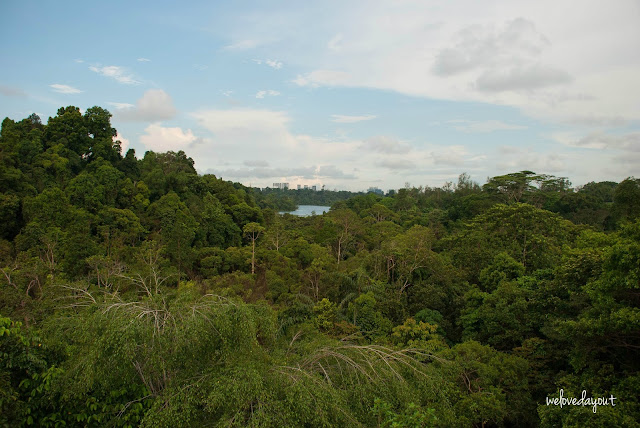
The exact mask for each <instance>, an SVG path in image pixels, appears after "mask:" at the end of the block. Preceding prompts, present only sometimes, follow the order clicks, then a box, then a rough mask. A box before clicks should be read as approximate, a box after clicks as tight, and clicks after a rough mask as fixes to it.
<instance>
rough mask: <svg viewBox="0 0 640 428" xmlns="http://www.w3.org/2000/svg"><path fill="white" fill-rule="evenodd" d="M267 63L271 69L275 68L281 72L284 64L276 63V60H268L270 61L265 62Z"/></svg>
mask: <svg viewBox="0 0 640 428" xmlns="http://www.w3.org/2000/svg"><path fill="white" fill-rule="evenodd" d="M265 63H266V64H267V65H268V66H269V67H271V68H275V69H276V70H280V69H281V68H282V62H280V61H275V60H271V59H268V60H266V61H265Z"/></svg>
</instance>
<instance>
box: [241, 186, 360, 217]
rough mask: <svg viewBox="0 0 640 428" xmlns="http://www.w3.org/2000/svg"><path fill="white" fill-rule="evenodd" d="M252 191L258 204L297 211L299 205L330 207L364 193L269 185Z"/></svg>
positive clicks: (263, 206) (262, 206)
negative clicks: (283, 187)
mask: <svg viewBox="0 0 640 428" xmlns="http://www.w3.org/2000/svg"><path fill="white" fill-rule="evenodd" d="M251 191H252V192H253V196H254V198H255V200H256V203H257V204H258V206H260V207H261V208H272V209H274V210H276V211H295V210H296V209H298V205H318V206H325V207H330V206H332V205H333V204H335V203H336V202H338V201H344V200H347V199H349V198H352V197H354V196H357V195H363V194H364V193H363V192H349V191H347V190H313V189H275V188H274V189H272V188H269V187H266V188H264V189H259V188H252V189H251Z"/></svg>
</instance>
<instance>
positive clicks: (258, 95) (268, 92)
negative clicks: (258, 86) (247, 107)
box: [256, 89, 280, 98]
mask: <svg viewBox="0 0 640 428" xmlns="http://www.w3.org/2000/svg"><path fill="white" fill-rule="evenodd" d="M266 95H269V96H272V97H275V96H278V95H280V92H278V91H274V90H273V89H268V90H266V91H258V92H257V93H256V98H264V97H265V96H266Z"/></svg>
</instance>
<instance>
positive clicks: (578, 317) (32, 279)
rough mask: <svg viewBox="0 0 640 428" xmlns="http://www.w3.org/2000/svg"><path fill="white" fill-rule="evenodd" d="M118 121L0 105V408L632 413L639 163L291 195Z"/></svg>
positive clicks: (258, 418)
mask: <svg viewBox="0 0 640 428" xmlns="http://www.w3.org/2000/svg"><path fill="white" fill-rule="evenodd" d="M116 136H117V132H116V130H115V129H114V128H113V127H112V125H111V114H110V113H109V112H108V111H107V110H105V109H103V108H100V107H92V108H89V109H87V110H86V111H85V112H84V113H82V112H81V111H80V109H79V108H77V107H73V106H69V107H66V108H60V109H59V110H58V112H57V114H56V115H55V116H54V117H50V118H49V120H48V121H47V123H46V124H43V122H42V121H41V119H40V118H39V117H38V116H37V115H35V114H33V115H31V116H29V117H27V118H25V119H23V120H20V121H14V120H12V119H9V118H6V119H4V121H3V122H2V128H1V130H0V268H1V271H2V275H1V276H0V289H1V293H0V424H2V425H3V426H28V425H38V426H153V427H156V426H167V427H173V426H291V427H294V426H295V427H297V426H380V427H392V426H393V427H416V426H424V427H430V426H434V427H456V426H459V427H470V426H473V427H476V426H477V427H480V426H482V427H490V426H494V427H498V426H519V427H522V426H528V427H537V426H542V427H554V426H575V427H582V426H621V427H625V426H628V427H635V426H638V425H639V424H638V421H639V420H640V403H639V402H638V399H639V397H640V375H639V369H640V362H639V361H640V360H639V359H638V358H637V355H638V349H640V179H636V178H633V177H629V178H627V179H625V180H623V181H622V182H620V183H615V182H590V183H587V184H585V185H583V186H580V187H572V185H571V183H570V182H569V180H568V178H566V177H555V176H551V175H546V174H539V173H535V172H533V171H518V172H514V173H510V174H506V175H502V176H497V177H492V178H489V179H488V180H487V182H486V183H485V184H483V185H480V184H478V183H476V182H474V181H473V180H472V179H471V177H470V176H469V175H467V174H464V173H463V174H461V175H460V177H459V179H458V181H457V182H456V183H446V184H445V185H443V186H442V187H417V188H416V187H407V188H402V189H397V190H395V191H392V192H388V193H387V194H386V195H380V194H375V193H366V194H365V193H358V194H355V193H353V194H350V193H348V192H342V193H340V192H326V193H324V192H323V191H318V192H314V193H313V194H312V193H310V192H306V193H305V192H302V193H301V195H302V194H303V193H304V195H306V196H305V198H315V199H313V200H310V199H300V200H294V199H292V196H291V195H292V193H289V192H295V191H289V192H277V191H258V190H255V189H251V188H247V187H245V186H243V185H242V184H240V183H233V182H229V181H225V180H222V179H221V178H218V177H216V176H215V175H212V174H205V175H201V174H198V173H197V171H196V169H195V167H194V160H193V159H191V158H190V157H189V156H188V154H187V153H185V152H183V151H179V152H171V151H169V152H166V153H155V152H152V151H148V152H146V153H144V155H143V156H142V157H141V158H138V157H137V155H136V153H135V151H134V150H133V149H129V150H128V151H127V152H126V153H122V150H121V144H120V142H119V141H117V140H116V139H115V137H116ZM307 193H309V194H308V195H307ZM305 201H311V202H315V203H318V204H324V203H330V204H331V205H332V208H331V210H330V212H328V213H326V214H324V215H315V216H311V217H305V218H302V217H295V216H292V215H288V214H284V215H280V214H278V211H279V210H281V209H282V207H283V206H287V207H291V206H292V205H293V206H295V205H297V204H299V203H301V202H305ZM560 391H562V393H563V394H564V396H565V397H578V398H579V397H581V396H582V393H583V391H587V394H588V396H589V397H609V396H613V397H616V401H615V406H605V405H602V406H599V407H597V411H594V409H593V408H592V407H591V406H564V407H560V406H554V405H547V402H548V400H547V398H557V397H559V394H560Z"/></svg>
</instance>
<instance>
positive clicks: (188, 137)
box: [140, 123, 198, 152]
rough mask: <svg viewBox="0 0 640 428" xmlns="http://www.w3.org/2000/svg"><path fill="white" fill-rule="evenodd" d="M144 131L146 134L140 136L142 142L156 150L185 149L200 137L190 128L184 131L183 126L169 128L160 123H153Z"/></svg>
mask: <svg viewBox="0 0 640 428" xmlns="http://www.w3.org/2000/svg"><path fill="white" fill-rule="evenodd" d="M144 131H145V132H146V134H144V135H142V136H141V137H140V142H141V143H142V144H144V145H145V147H146V148H147V149H149V150H153V151H156V152H166V151H169V150H172V151H178V150H184V149H185V148H187V146H189V145H190V144H192V143H194V142H196V140H197V139H198V138H197V137H196V136H195V135H193V132H191V130H190V129H187V130H186V131H183V130H182V128H177V127H176V128H168V127H164V126H162V125H160V124H159V123H152V124H151V125H149V126H147V128H146V129H145V130H144Z"/></svg>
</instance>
